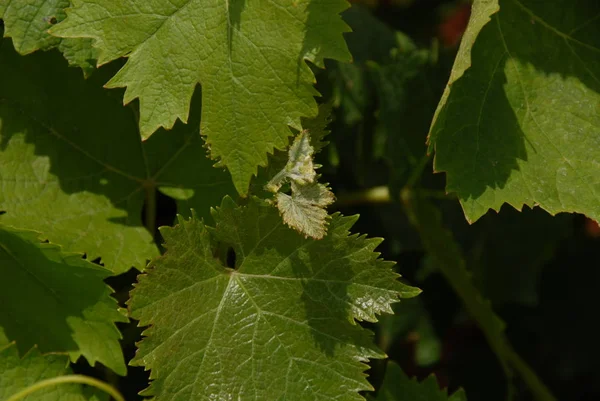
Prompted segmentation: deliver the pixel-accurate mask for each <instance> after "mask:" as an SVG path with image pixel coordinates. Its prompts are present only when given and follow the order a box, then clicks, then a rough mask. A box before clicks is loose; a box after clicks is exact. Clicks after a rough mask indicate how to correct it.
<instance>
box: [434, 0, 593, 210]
mask: <svg viewBox="0 0 600 401" xmlns="http://www.w3.org/2000/svg"><path fill="white" fill-rule="evenodd" d="M598 13H600V4H599V3H598V2H597V1H594V0H587V1H581V2H572V1H556V2H552V4H548V2H545V1H528V2H521V1H519V0H504V1H498V0H495V1H490V0H478V1H477V0H476V1H475V3H474V12H473V14H472V16H471V21H470V23H469V29H468V31H467V34H466V35H465V38H464V40H463V42H462V44H461V48H460V50H459V53H458V55H457V58H456V64H455V67H454V70H453V72H452V75H451V77H450V81H449V84H448V87H447V88H446V92H445V93H444V96H443V98H442V100H441V102H440V105H439V108H438V110H437V112H436V118H435V119H434V122H433V125H432V128H431V136H430V141H431V144H432V145H433V146H434V147H435V151H436V156H435V164H434V167H435V169H436V170H437V171H445V172H446V173H447V189H448V191H451V192H456V193H457V195H458V197H459V198H460V200H461V203H462V206H463V208H464V211H465V215H466V217H467V219H468V220H469V221H475V220H477V219H478V218H479V217H481V216H482V215H483V214H484V213H486V212H487V211H488V210H489V209H490V208H492V209H495V210H499V209H500V207H501V206H502V204H503V203H509V204H510V205H512V206H514V207H515V208H517V209H518V210H521V208H522V206H523V205H528V206H530V207H533V206H536V205H539V206H540V207H542V208H543V209H545V210H547V211H548V212H550V213H551V214H556V213H559V212H579V213H584V214H586V215H587V216H589V217H591V218H593V219H595V220H600V206H599V205H600V203H599V202H598V198H599V196H600V181H599V178H598V177H600V175H598V174H597V171H598V163H599V160H600V147H599V146H598V143H599V141H600V117H599V116H600V114H599V113H598V104H599V102H600V81H599V80H598V76H599V75H600V25H599V24H597V23H596V20H595V18H596V17H594V16H597V15H598Z"/></svg>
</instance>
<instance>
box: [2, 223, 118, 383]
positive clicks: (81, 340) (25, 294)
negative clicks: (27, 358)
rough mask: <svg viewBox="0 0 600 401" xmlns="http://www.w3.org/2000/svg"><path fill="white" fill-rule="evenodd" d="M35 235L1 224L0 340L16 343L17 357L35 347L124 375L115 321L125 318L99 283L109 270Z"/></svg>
mask: <svg viewBox="0 0 600 401" xmlns="http://www.w3.org/2000/svg"><path fill="white" fill-rule="evenodd" d="M38 237H39V234H38V233H35V232H32V231H22V230H17V229H14V228H10V227H6V226H0V277H2V280H0V305H2V308H1V309H0V328H1V329H2V331H3V333H4V335H3V336H1V337H5V339H8V340H9V341H16V342H17V347H18V350H19V352H20V353H21V354H24V353H25V352H26V351H28V350H29V349H30V348H31V347H32V346H34V345H37V346H38V347H39V349H40V350H41V351H42V352H68V353H69V355H70V357H71V360H72V361H76V360H77V358H79V356H81V355H83V356H84V357H85V358H86V359H87V360H88V362H89V363H90V364H91V365H93V364H94V363H95V362H101V363H102V364H104V365H106V366H107V367H109V368H111V369H112V370H114V371H115V372H117V373H118V374H120V375H125V373H126V367H125V361H124V360H123V353H122V352H121V346H120V345H119V339H120V338H121V334H120V333H119V330H118V329H117V327H116V326H115V322H126V321H127V318H126V317H125V316H123V315H122V314H121V312H119V311H118V309H117V301H116V300H115V299H113V298H112V297H111V296H110V294H111V291H110V288H109V287H108V286H107V285H106V284H104V282H103V279H104V278H106V277H108V276H109V275H110V271H108V270H105V269H104V268H102V267H100V266H98V265H95V264H93V263H90V262H89V261H87V260H85V259H82V255H81V254H76V253H65V252H62V251H61V249H60V247H58V246H56V245H54V244H48V243H40V240H39V238H38ZM17 300H18V301H17ZM1 371H2V369H0V372H1Z"/></svg>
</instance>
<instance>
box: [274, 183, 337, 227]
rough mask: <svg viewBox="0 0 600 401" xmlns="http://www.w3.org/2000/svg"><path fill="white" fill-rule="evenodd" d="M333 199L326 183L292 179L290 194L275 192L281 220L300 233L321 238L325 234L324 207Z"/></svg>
mask: <svg viewBox="0 0 600 401" xmlns="http://www.w3.org/2000/svg"><path fill="white" fill-rule="evenodd" d="M334 201H335V196H333V193H332V192H331V191H330V190H329V188H328V187H327V186H326V185H323V184H319V183H318V182H314V183H312V184H306V185H300V184H296V183H295V182H293V181H292V194H291V195H287V194H284V193H281V192H279V193H277V194H276V195H275V204H276V206H277V209H279V213H281V217H282V218H283V222H284V223H285V224H287V225H288V226H290V227H292V228H293V229H295V230H296V231H298V232H299V233H301V234H304V235H305V236H307V237H311V238H314V239H321V238H323V237H324V236H325V234H327V219H328V217H329V215H328V214H327V210H326V209H325V208H326V207H327V206H329V205H331V204H332V203H333V202H334Z"/></svg>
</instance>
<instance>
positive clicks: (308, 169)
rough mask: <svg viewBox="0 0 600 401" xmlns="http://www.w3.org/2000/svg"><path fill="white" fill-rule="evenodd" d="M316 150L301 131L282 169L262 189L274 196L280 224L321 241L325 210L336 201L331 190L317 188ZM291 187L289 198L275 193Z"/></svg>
mask: <svg viewBox="0 0 600 401" xmlns="http://www.w3.org/2000/svg"><path fill="white" fill-rule="evenodd" d="M314 153H315V149H314V148H313V147H312V145H311V139H310V135H309V133H308V131H306V130H304V131H302V132H301V133H300V134H298V136H297V137H296V139H295V140H294V143H292V146H290V150H289V152H288V154H289V158H288V162H287V164H286V165H285V167H284V168H283V169H282V170H281V171H280V172H279V173H277V174H276V175H275V177H273V178H272V179H271V181H269V182H268V183H267V185H266V186H265V189H266V190H268V191H270V192H273V193H276V195H275V205H276V206H277V208H278V209H279V212H280V213H281V215H282V217H283V221H284V222H285V223H286V224H287V225H288V226H290V227H292V228H294V229H296V230H297V231H299V232H300V233H302V234H304V235H306V236H308V237H312V238H314V239H321V238H323V236H324V235H325V234H326V233H327V218H328V214H327V210H325V208H326V207H327V206H329V205H331V204H332V203H333V202H334V201H335V197H334V196H333V193H332V192H331V191H330V189H329V188H328V187H327V186H326V185H323V184H319V183H318V182H316V181H315V180H316V179H317V173H316V171H315V168H316V167H317V166H315V165H313V155H314ZM288 182H289V183H291V190H292V194H291V195H287V194H285V193H282V192H278V191H279V190H280V189H281V186H282V185H283V184H285V183H288Z"/></svg>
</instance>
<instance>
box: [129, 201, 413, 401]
mask: <svg viewBox="0 0 600 401" xmlns="http://www.w3.org/2000/svg"><path fill="white" fill-rule="evenodd" d="M214 220H215V222H216V226H215V228H211V227H206V226H204V225H203V224H202V223H201V222H200V221H198V220H197V219H195V218H192V219H191V220H184V219H180V221H179V224H178V225H177V226H175V227H174V228H163V229H162V231H161V232H162V234H163V236H164V238H165V240H166V247H167V252H166V254H165V255H164V256H163V257H160V258H158V259H156V260H155V261H154V263H153V267H152V268H150V269H149V270H148V273H147V274H146V275H142V276H140V280H139V284H138V285H137V286H136V288H135V290H134V291H133V292H132V299H131V301H130V308H131V312H132V316H133V317H134V318H136V319H139V320H140V324H141V325H144V326H145V325H150V328H149V329H147V330H146V331H145V332H144V335H145V336H146V338H145V339H144V340H143V341H142V342H141V343H140V344H139V350H138V353H137V355H136V358H135V359H134V361H133V363H134V364H137V365H144V366H145V367H146V368H150V369H152V373H151V379H153V381H152V384H151V386H150V388H149V389H148V390H147V391H146V392H145V394H146V395H154V396H155V397H156V399H157V400H179V399H181V400H183V399H197V398H205V399H213V398H214V399H244V400H265V399H280V400H282V399H286V398H289V397H293V399H295V400H311V401H314V400H331V399H339V400H360V399H362V398H361V397H360V396H359V395H358V393H357V392H358V391H360V390H367V389H370V385H369V384H368V382H367V381H366V380H365V375H364V373H363V371H364V370H365V369H366V367H367V366H366V365H365V362H366V361H367V359H368V358H381V357H383V355H382V353H381V352H380V351H378V350H376V349H375V348H374V346H373V344H372V339H371V336H370V334H369V332H368V331H367V330H365V329H363V328H361V327H360V326H359V325H357V324H356V323H355V320H366V321H371V322H372V321H375V320H376V314H378V313H381V312H388V313H389V312H391V308H390V304H391V303H392V302H395V301H396V300H397V299H398V297H409V296H414V295H416V294H418V292H419V290H417V289H415V288H412V287H408V286H406V285H404V284H402V283H400V282H399V281H397V280H396V277H397V275H396V274H395V273H394V272H393V271H392V270H391V267H392V265H393V263H391V262H385V261H383V260H381V259H378V253H376V252H373V250H374V248H375V247H376V246H377V245H378V244H379V242H380V240H378V239H366V238H365V237H364V236H358V235H349V233H348V230H349V229H350V227H351V226H352V224H353V223H354V221H355V220H356V218H351V217H342V216H340V215H339V214H336V215H334V216H333V218H332V220H331V224H330V228H329V233H328V235H327V236H326V237H325V238H324V239H322V240H319V241H315V240H312V239H306V238H304V237H303V236H301V235H299V234H298V233H296V232H295V231H294V230H292V229H290V228H288V227H286V226H285V225H284V224H283V223H282V221H281V218H280V217H279V215H278V213H277V210H276V209H275V208H273V207H271V206H269V205H267V204H266V203H265V202H264V201H260V200H258V199H257V198H251V199H250V201H249V204H248V205H247V206H243V207H238V206H236V205H235V204H234V203H233V201H232V200H231V199H230V198H225V199H224V201H223V203H222V205H221V207H220V208H219V209H217V210H216V211H215V212H214ZM223 253H226V254H227V255H228V256H227V258H226V260H227V261H228V262H229V264H230V265H232V266H234V267H235V268H232V267H225V266H224V263H222V262H221V261H220V260H223V259H224V258H223V257H222V256H219V255H221V254H223ZM232 253H234V254H235V258H232V257H231V255H232ZM233 259H235V260H233Z"/></svg>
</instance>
